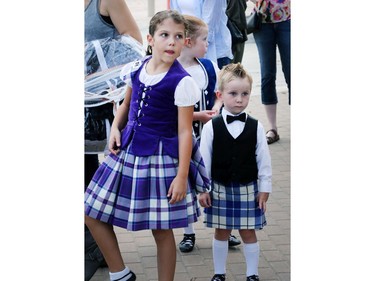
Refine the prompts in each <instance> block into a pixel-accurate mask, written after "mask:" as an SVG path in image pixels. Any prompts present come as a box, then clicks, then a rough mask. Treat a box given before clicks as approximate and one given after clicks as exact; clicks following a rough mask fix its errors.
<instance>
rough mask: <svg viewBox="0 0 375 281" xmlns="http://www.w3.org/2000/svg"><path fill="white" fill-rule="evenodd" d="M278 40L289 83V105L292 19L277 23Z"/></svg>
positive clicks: (284, 70) (282, 63)
mask: <svg viewBox="0 0 375 281" xmlns="http://www.w3.org/2000/svg"><path fill="white" fill-rule="evenodd" d="M275 26H276V42H277V46H278V48H279V53H280V60H281V66H282V70H283V73H284V78H285V82H286V84H287V85H288V92H289V105H290V102H291V97H290V90H291V82H290V20H288V21H283V22H280V23H277V24H276V25H275Z"/></svg>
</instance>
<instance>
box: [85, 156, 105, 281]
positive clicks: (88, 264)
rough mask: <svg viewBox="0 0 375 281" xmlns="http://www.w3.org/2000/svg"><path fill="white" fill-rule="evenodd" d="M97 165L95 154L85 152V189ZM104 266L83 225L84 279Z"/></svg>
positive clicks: (87, 230)
mask: <svg viewBox="0 0 375 281" xmlns="http://www.w3.org/2000/svg"><path fill="white" fill-rule="evenodd" d="M98 167H99V157H98V155H97V154H85V190H86V188H87V186H88V185H89V183H90V181H91V179H92V177H93V176H94V174H95V171H96V170H97V169H98ZM104 266H106V262H105V260H104V257H103V254H102V252H101V251H100V249H99V247H98V245H97V244H96V242H95V240H94V237H92V235H91V232H90V230H89V229H88V227H87V226H86V225H85V281H89V280H90V279H91V277H92V276H93V275H94V274H95V272H96V270H97V269H98V268H99V267H104Z"/></svg>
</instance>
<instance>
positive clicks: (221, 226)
mask: <svg viewBox="0 0 375 281" xmlns="http://www.w3.org/2000/svg"><path fill="white" fill-rule="evenodd" d="M251 86H252V78H251V76H250V75H248V74H247V72H246V71H245V69H244V68H243V67H242V65H241V64H239V63H237V64H229V65H226V66H224V67H223V69H222V70H221V71H220V73H219V90H218V92H217V96H218V98H219V99H220V100H222V101H223V103H224V108H223V110H222V113H221V115H218V116H215V117H214V118H213V119H212V120H211V121H209V122H207V123H206V124H205V125H204V127H203V130H202V135H201V143H200V149H201V153H202V157H203V160H204V162H205V165H206V168H207V172H208V174H209V175H210V176H211V179H212V190H211V192H210V193H209V194H207V193H202V194H200V195H199V202H200V204H201V206H202V207H205V213H206V214H205V224H206V226H207V227H211V228H215V234H214V239H213V243H212V252H213V262H214V270H215V275H214V276H213V278H212V279H211V281H224V280H225V274H226V259H227V256H228V242H227V240H228V236H229V235H230V232H231V230H232V229H238V231H239V233H240V236H241V238H242V241H243V242H244V244H243V252H244V255H245V260H246V276H247V279H246V280H247V281H256V280H259V277H258V262H259V244H258V242H257V237H256V233H255V230H256V229H262V228H263V227H264V226H265V225H266V219H265V212H266V202H267V200H268V196H269V193H270V192H271V191H272V181H271V177H272V168H271V158H270V154H269V150H268V145H267V140H266V137H265V134H264V129H263V126H262V124H261V123H260V122H259V121H257V120H255V119H253V118H252V117H250V116H249V115H247V114H246V113H245V109H246V107H247V105H248V103H249V99H250V92H251Z"/></svg>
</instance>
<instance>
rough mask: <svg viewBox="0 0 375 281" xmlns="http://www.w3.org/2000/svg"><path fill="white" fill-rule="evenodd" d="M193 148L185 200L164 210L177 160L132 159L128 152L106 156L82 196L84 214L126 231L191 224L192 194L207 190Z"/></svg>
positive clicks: (195, 209)
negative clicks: (83, 196)
mask: <svg viewBox="0 0 375 281" xmlns="http://www.w3.org/2000/svg"><path fill="white" fill-rule="evenodd" d="M197 146H198V144H197V143H196V141H195V143H194V149H193V156H192V161H191V162H190V171H189V180H188V189H187V195H186V198H185V199H183V200H181V201H180V202H177V203H175V204H173V205H171V204H169V202H168V198H167V193H168V189H169V187H170V184H171V183H172V181H173V179H174V178H175V176H176V174H177V169H178V159H175V158H172V157H171V156H169V155H163V153H162V151H163V148H162V143H161V142H160V144H159V152H158V153H157V155H152V156H147V157H143V156H142V157H140V156H135V155H134V154H133V153H132V151H131V146H128V148H127V150H126V151H125V150H121V151H120V153H119V154H118V155H114V154H110V155H108V156H107V157H106V158H105V160H104V161H103V163H102V164H101V165H100V166H99V168H98V170H97V171H96V173H95V175H94V176H93V178H92V180H91V182H90V184H89V186H88V187H87V190H86V192H85V214H86V215H88V216H90V217H92V218H95V219H98V220H100V221H103V222H106V223H109V224H112V225H116V226H119V227H122V228H125V229H127V230H132V231H137V230H143V229H172V228H181V227H186V226H188V224H190V223H193V222H196V221H197V220H198V217H199V216H200V209H199V205H198V202H197V197H196V189H197V190H206V189H209V188H210V185H209V179H208V177H207V172H206V170H205V168H204V164H203V160H202V156H201V155H200V152H199V149H198V148H197Z"/></svg>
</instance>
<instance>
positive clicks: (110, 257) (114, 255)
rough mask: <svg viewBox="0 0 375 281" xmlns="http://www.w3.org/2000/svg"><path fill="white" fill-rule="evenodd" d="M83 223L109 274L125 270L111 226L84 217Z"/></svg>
mask: <svg viewBox="0 0 375 281" xmlns="http://www.w3.org/2000/svg"><path fill="white" fill-rule="evenodd" d="M85 223H86V225H87V227H88V228H89V229H90V232H91V234H92V236H93V237H94V239H95V241H96V243H97V244H98V246H99V249H100V251H101V252H102V253H103V256H104V258H105V261H106V262H107V265H108V268H109V271H110V272H119V271H122V270H124V269H125V264H124V261H123V259H122V256H121V253H120V248H119V245H118V242H117V237H116V234H115V232H114V230H113V226H112V225H110V224H107V223H104V222H101V221H99V220H96V219H93V218H90V217H88V216H85Z"/></svg>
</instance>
